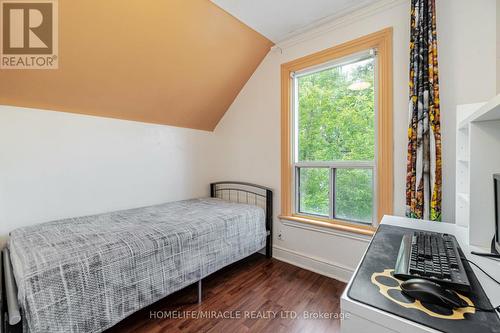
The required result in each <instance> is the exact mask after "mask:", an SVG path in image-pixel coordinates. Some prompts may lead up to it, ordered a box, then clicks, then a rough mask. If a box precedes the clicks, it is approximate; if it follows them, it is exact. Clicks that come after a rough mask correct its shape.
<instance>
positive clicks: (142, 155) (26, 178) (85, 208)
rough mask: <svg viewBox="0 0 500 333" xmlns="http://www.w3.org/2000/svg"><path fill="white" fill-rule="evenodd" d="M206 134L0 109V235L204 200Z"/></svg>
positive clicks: (209, 135) (207, 166) (207, 155)
mask: <svg viewBox="0 0 500 333" xmlns="http://www.w3.org/2000/svg"><path fill="white" fill-rule="evenodd" d="M212 137H213V133H210V132H204V131H197V130H190V129H184V128H176V127H169V126H161V125H153V124H144V123H138V122H133V121H125V120H116V119H108V118H99V117H92V116H84V115H76V114H69V113H62V112H51V111H42V110H33V109H23V108H17V107H9V106H0V236H5V235H6V234H7V233H8V232H9V231H10V230H12V229H14V228H17V227H20V226H24V225H29V224H33V223H38V222H44V221H49V220H54V219H59V218H64V217H74V216H81V215H86V214H95V213H101V212H107V211H113V210H118V209H125V208H132V207H140V206H145V205H151V204H155V203H161V202H166V201H173V200H180V199H186V198H192V197H199V196H206V195H208V191H209V190H208V188H209V185H208V184H209V172H210V170H211V167H210V162H209V161H210V157H211V156H210V152H211V146H210V145H211V138H212Z"/></svg>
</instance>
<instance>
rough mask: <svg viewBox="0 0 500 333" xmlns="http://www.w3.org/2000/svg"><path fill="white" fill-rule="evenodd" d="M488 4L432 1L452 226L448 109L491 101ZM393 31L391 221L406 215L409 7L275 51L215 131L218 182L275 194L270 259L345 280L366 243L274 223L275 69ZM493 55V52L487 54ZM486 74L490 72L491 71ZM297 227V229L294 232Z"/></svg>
mask: <svg viewBox="0 0 500 333" xmlns="http://www.w3.org/2000/svg"><path fill="white" fill-rule="evenodd" d="M495 12H496V8H495V0H481V1H467V0H460V1H457V0H438V1H437V15H438V43H439V44H438V45H439V61H440V74H441V75H440V80H441V103H442V135H443V178H444V179H443V218H444V220H445V221H450V222H452V221H453V220H454V186H455V184H454V174H455V171H454V170H455V165H454V159H455V132H454V131H455V114H454V113H455V106H456V105H457V104H462V103H472V102H477V101H483V100H487V99H489V98H491V97H492V96H493V95H494V94H495V80H496V71H495V70H494V69H495V62H496V59H495V42H496V41H495V15H496V14H495ZM389 26H392V27H393V29H394V37H393V38H394V39H393V44H394V54H393V57H394V63H393V66H394V78H393V79H394V213H395V215H404V212H405V174H406V144H407V142H406V140H407V139H406V137H407V119H408V114H407V112H408V107H407V104H408V103H407V96H408V83H407V82H408V57H409V49H408V48H409V46H408V43H409V1H398V0H395V1H390V0H389V1H383V2H381V3H378V4H375V5H373V6H369V7H367V8H365V9H363V10H361V11H358V12H357V13H354V14H352V15H349V16H347V17H345V18H343V19H341V20H338V21H335V22H332V23H330V24H327V25H325V26H323V27H320V28H317V29H315V30H313V31H310V32H306V33H304V34H303V35H301V36H297V37H295V38H293V39H291V40H289V41H285V42H284V43H281V44H280V45H278V46H279V47H280V48H281V49H280V48H276V50H274V51H272V52H270V53H269V54H268V55H267V57H266V58H265V59H264V61H263V62H262V63H261V65H260V66H259V68H258V69H257V70H256V72H255V73H254V74H253V76H252V77H251V79H250V80H249V81H248V82H247V84H246V86H245V87H244V89H243V90H242V91H241V92H240V94H239V96H238V97H237V99H236V100H235V101H234V103H233V105H232V106H231V108H230V109H229V111H228V112H227V113H226V115H225V116H224V118H223V119H222V121H221V122H220V123H219V125H218V126H217V128H216V131H215V133H216V140H217V141H216V142H217V143H216V145H217V147H218V149H219V154H220V157H219V160H220V161H223V164H222V163H221V165H220V167H219V168H216V170H218V174H217V175H218V176H220V177H222V176H224V177H226V178H235V179H242V180H247V181H252V182H256V183H262V184H265V185H268V186H270V187H272V188H273V189H275V193H276V196H275V200H276V205H275V206H276V208H275V230H276V232H275V235H276V236H277V235H278V234H279V233H281V235H282V237H283V240H279V239H277V238H276V237H275V250H276V251H275V253H276V256H277V257H279V258H281V259H283V260H287V261H290V262H293V263H295V264H299V265H302V266H304V267H308V268H310V269H313V270H316V271H320V272H322V273H324V274H327V275H330V276H334V277H339V278H340V279H346V278H348V276H349V274H350V272H352V270H353V269H354V268H355V265H356V263H357V262H358V260H359V259H360V258H361V256H362V254H363V252H364V250H365V248H366V246H367V241H366V239H365V240H363V237H358V236H353V235H349V234H345V233H339V232H334V231H330V230H325V229H320V228H312V227H307V230H304V226H301V225H300V224H293V223H288V222H285V223H282V222H280V221H279V220H278V218H277V215H278V214H279V211H280V207H279V202H280V193H279V192H280V65H281V64H282V63H285V62H288V61H291V60H293V59H296V58H298V57H301V56H305V55H308V54H311V53H313V52H317V51H320V50H323V49H326V48H328V47H332V46H334V45H337V44H340V43H343V42H346V41H349V40H352V39H355V38H357V37H360V36H363V35H366V34H369V33H372V32H375V31H378V30H381V29H383V28H386V27H389ZM492 48H493V49H492ZM492 68H493V70H492ZM299 226H300V227H299Z"/></svg>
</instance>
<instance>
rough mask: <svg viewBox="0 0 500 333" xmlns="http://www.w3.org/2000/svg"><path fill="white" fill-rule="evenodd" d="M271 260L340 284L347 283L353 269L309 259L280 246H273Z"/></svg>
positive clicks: (313, 258) (307, 256)
mask: <svg viewBox="0 0 500 333" xmlns="http://www.w3.org/2000/svg"><path fill="white" fill-rule="evenodd" d="M273 258H275V259H277V260H280V261H283V262H286V263H289V264H291V265H294V266H297V267H300V268H303V269H307V270H308V271H311V272H314V273H318V274H321V275H325V276H328V277H330V278H332V279H335V280H339V281H342V282H349V279H350V278H351V276H352V274H353V273H354V269H352V268H349V267H346V266H344V265H342V264H338V263H334V262H331V261H327V260H325V259H322V258H315V257H311V256H309V255H306V254H304V253H300V252H297V251H293V250H289V249H285V248H282V247H280V246H273Z"/></svg>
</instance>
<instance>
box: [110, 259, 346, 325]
mask: <svg viewBox="0 0 500 333" xmlns="http://www.w3.org/2000/svg"><path fill="white" fill-rule="evenodd" d="M344 288H345V284H344V283H342V282H339V281H337V280H334V279H330V278H327V277H325V276H322V275H319V274H316V273H313V272H310V271H307V270H304V269H301V268H298V267H295V266H293V265H289V264H287V263H284V262H281V261H278V260H275V259H266V258H265V257H264V256H263V255H260V254H255V255H253V256H251V257H249V258H247V259H245V260H243V261H240V262H238V263H236V264H233V265H231V266H229V267H226V268H224V269H222V270H220V271H218V272H216V273H214V274H212V275H211V276H209V277H207V278H206V279H204V280H203V302H202V304H197V289H196V285H192V286H189V287H187V288H185V289H183V290H181V291H179V292H177V293H174V294H172V295H170V296H168V297H166V298H164V299H162V300H160V301H159V302H157V303H155V304H153V305H151V306H149V307H148V308H145V309H143V310H141V311H139V312H137V313H135V314H134V315H132V316H130V317H128V318H126V319H125V320H123V321H122V322H120V323H118V324H117V325H116V326H115V327H113V328H111V329H110V330H108V331H107V332H108V333H129V332H139V333H144V332H273V333H277V332H313V333H321V332H338V331H339V330H340V319H338V314H339V313H340V295H341V294H342V291H343V290H344ZM308 315H309V316H311V315H312V316H319V315H322V316H323V317H331V318H332V319H328V318H327V319H325V318H323V319H321V318H316V319H310V318H305V317H306V316H308ZM155 316H156V318H155ZM167 316H170V318H165V317H167ZM195 316H198V317H201V316H205V317H211V318H193V317H195ZM294 316H296V317H295V318H292V317H294ZM173 317H176V318H173ZM259 317H263V318H259ZM287 317H288V318H287Z"/></svg>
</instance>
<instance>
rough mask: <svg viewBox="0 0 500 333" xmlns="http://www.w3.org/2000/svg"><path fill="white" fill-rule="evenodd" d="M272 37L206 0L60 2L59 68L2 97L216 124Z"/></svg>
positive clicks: (4, 74)
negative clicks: (265, 35)
mask: <svg viewBox="0 0 500 333" xmlns="http://www.w3.org/2000/svg"><path fill="white" fill-rule="evenodd" d="M272 45H273V43H272V42H271V41H270V40H268V39H267V38H266V37H264V36H262V35H260V34H259V33H257V32H256V31H254V30H252V29H251V28H249V27H248V26H246V25H245V24H243V23H241V22H240V21H239V20H237V19H236V18H234V17H233V16H232V15H230V14H228V13H226V12H225V11H224V10H222V9H220V8H219V7H217V6H216V5H215V4H213V3H212V2H210V1H208V0H189V1H186V0H161V1H160V0H127V1H123V0H106V1H102V0H85V1H67V0H64V1H59V69H56V70H12V69H9V70H5V69H4V70H0V104H6V105H15V106H22V107H32V108H39V109H47V110H55V111H64V112H72V113H80V114H87V115H95V116H101V117H111V118H119V119H127V120H135V121H141V122H149V123H158V124H167V125H173V126H180V127H188V128H194V129H202V130H209V131H210V130H213V129H214V128H215V126H216V125H217V123H218V122H219V120H220V119H221V118H222V116H223V115H224V113H225V112H226V110H227V109H228V108H229V106H230V105H231V103H232V102H233V100H234V99H235V97H236V96H237V94H238V93H239V91H240V90H241V89H242V87H243V85H244V84H245V83H246V81H247V80H248V79H249V78H250V76H251V75H252V73H253V72H254V70H255V69H256V68H257V66H258V65H259V63H260V62H261V61H262V59H263V58H264V56H265V55H266V54H267V52H268V51H269V49H270V47H271V46H272Z"/></svg>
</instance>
